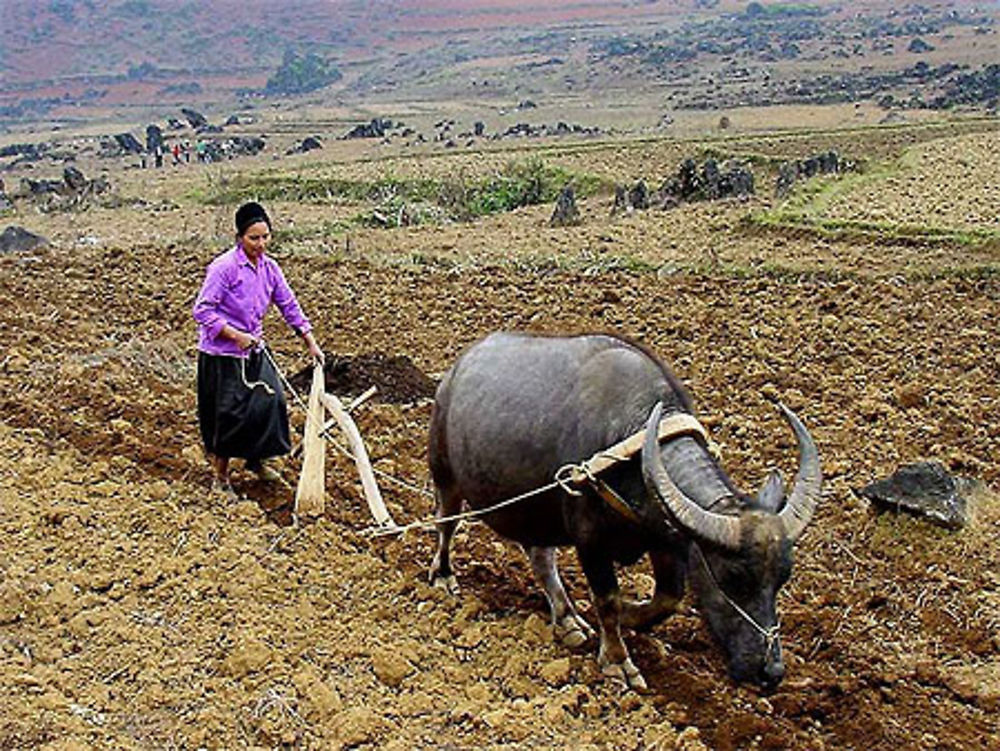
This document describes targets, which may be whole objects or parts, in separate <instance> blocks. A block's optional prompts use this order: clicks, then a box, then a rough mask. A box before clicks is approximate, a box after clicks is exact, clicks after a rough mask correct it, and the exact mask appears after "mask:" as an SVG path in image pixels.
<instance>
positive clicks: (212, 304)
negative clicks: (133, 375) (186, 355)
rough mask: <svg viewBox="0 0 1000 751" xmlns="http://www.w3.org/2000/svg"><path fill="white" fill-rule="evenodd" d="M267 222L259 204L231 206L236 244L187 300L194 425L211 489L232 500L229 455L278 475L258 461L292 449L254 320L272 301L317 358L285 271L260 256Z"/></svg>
mask: <svg viewBox="0 0 1000 751" xmlns="http://www.w3.org/2000/svg"><path fill="white" fill-rule="evenodd" d="M270 240H271V220H270V218H269V217H268V215H267V212H266V211H265V210H264V208H263V207H262V206H261V205H260V204H258V203H252V202H251V203H245V204H243V205H242V206H240V208H239V209H238V210H237V212H236V246H235V247H234V248H231V249H230V250H227V251H226V252H225V253H223V254H222V255H220V256H218V257H217V258H216V259H215V260H214V261H212V263H211V264H209V266H208V270H207V272H206V274H205V281H204V283H203V284H202V287H201V292H200V293H199V294H198V299H197V300H196V301H195V304H194V311H193V315H194V319H195V321H196V322H197V323H198V423H199V427H200V431H201V438H202V442H203V443H204V446H205V453H206V455H207V456H208V458H209V461H210V462H211V464H212V469H213V471H214V475H213V481H212V489H213V491H216V492H221V493H224V494H225V495H226V496H227V497H230V498H235V493H234V492H233V488H232V485H231V484H230V478H229V461H230V459H232V458H234V457H235V458H239V459H244V460H246V466H247V469H249V470H250V471H252V472H256V473H257V475H258V477H260V479H262V480H266V481H275V480H280V479H281V477H280V475H279V474H278V473H277V471H276V470H275V469H274V468H273V467H271V466H269V465H268V464H267V463H266V462H265V460H267V459H270V458H272V457H276V456H281V455H283V454H287V453H288V452H289V450H290V448H291V440H290V437H289V431H288V409H287V406H286V404H285V395H284V392H283V391H282V389H281V384H280V383H278V373H277V370H276V369H275V366H274V363H273V362H272V361H271V357H270V353H269V352H268V351H267V350H266V349H265V347H264V342H263V339H262V335H263V328H262V326H261V324H262V321H263V320H264V315H265V314H266V313H267V310H268V308H269V307H270V305H271V303H274V304H275V305H276V306H277V308H278V310H279V311H280V312H281V315H282V317H283V318H284V319H285V322H286V323H287V324H288V325H289V326H290V327H291V328H292V329H294V330H295V332H296V333H298V334H299V336H301V337H302V339H303V341H304V342H305V344H306V346H307V347H308V349H309V354H310V355H312V357H313V359H314V360H315V361H316V362H317V363H320V364H322V363H323V362H324V357H323V351H322V350H321V349H320V348H319V345H318V344H316V340H315V339H314V338H313V335H312V327H311V325H310V324H309V320H308V319H307V318H306V317H305V315H304V314H303V313H302V309H301V308H300V307H299V303H298V301H297V300H296V299H295V295H294V294H293V292H292V290H291V288H290V287H289V286H288V282H286V281H285V276H284V274H283V273H282V271H281V268H280V267H279V266H278V263H277V261H275V260H274V259H273V258H271V257H270V256H268V255H266V253H265V251H266V249H267V244H268V243H269V242H270Z"/></svg>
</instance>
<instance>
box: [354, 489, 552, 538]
mask: <svg viewBox="0 0 1000 751" xmlns="http://www.w3.org/2000/svg"><path fill="white" fill-rule="evenodd" d="M559 485H560V483H559V482H558V481H557V480H553V481H552V482H550V483H549V484H548V485H543V486H542V487H540V488H535V489H534V490H529V491H528V492H526V493H521V495H516V496H514V497H513V498H508V499H506V500H503V501H500V502H499V503H494V504H493V505H492V506H487V507H486V508H480V509H473V510H472V511H463V512H462V513H460V514H452V515H450V516H441V517H438V518H436V519H433V520H430V521H427V520H424V521H416V522H411V523H410V524H404V525H403V526H401V527H367V528H366V529H363V530H362V533H363V534H367V535H371V536H372V537H386V536H388V535H397V534H403V533H404V532H408V531H409V530H411V529H435V528H436V527H437V525H439V524H443V523H445V522H460V521H464V520H465V519H475V518H478V517H480V516H485V515H486V514H491V513H493V512H494V511H497V510H498V509H502V508H504V507H506V506H512V505H514V504H515V503H520V502H521V501H524V500H527V499H528V498H531V497H532V496H536V495H541V494H542V493H547V492H548V491H550V490H552V489H553V488H557V487H559Z"/></svg>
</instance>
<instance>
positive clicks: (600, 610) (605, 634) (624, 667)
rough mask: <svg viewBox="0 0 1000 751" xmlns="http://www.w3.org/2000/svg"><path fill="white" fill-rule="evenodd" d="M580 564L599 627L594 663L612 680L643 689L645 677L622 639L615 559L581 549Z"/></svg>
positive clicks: (620, 606) (619, 593)
mask: <svg viewBox="0 0 1000 751" xmlns="http://www.w3.org/2000/svg"><path fill="white" fill-rule="evenodd" d="M579 555H580V565H581V566H582V567H583V573H584V574H585V575H586V577H587V583H588V584H590V590H591V592H593V593H594V605H595V606H596V607H597V617H598V619H599V621H600V627H601V647H600V650H599V651H598V653H597V664H598V665H599V666H600V668H601V672H602V673H603V674H604V675H606V676H608V677H609V678H612V679H614V680H618V681H621V682H622V683H624V684H625V685H626V686H628V687H630V688H634V689H639V690H642V689H645V688H646V681H645V679H644V678H643V677H642V673H640V672H639V668H637V667H636V666H635V664H634V663H633V662H632V658H631V657H629V654H628V649H627V648H626V646H625V642H624V641H622V634H621V629H620V627H619V622H620V619H621V610H622V602H621V592H620V591H619V589H618V579H617V577H616V576H615V567H614V563H612V561H611V560H610V559H609V558H608V557H607V556H605V555H603V554H602V553H599V552H596V551H592V550H580V551H579Z"/></svg>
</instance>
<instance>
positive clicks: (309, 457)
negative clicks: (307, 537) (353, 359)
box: [295, 364, 396, 527]
mask: <svg viewBox="0 0 1000 751" xmlns="http://www.w3.org/2000/svg"><path fill="white" fill-rule="evenodd" d="M374 393H375V387H372V388H370V389H368V391H366V392H365V393H364V394H362V395H361V396H359V397H358V398H357V399H355V400H354V401H353V402H352V403H351V404H350V405H349V406H348V407H344V405H343V404H341V402H340V400H339V399H338V398H337V397H335V396H334V395H333V394H328V393H326V390H325V383H324V377H323V366H322V365H319V364H317V365H316V366H315V367H314V368H313V378H312V387H311V388H310V390H309V404H308V408H307V411H306V427H305V436H304V438H303V439H302V472H301V474H300V475H299V484H298V486H297V487H296V488H295V515H296V516H297V517H298V518H300V519H301V518H314V517H318V516H322V515H323V513H324V511H325V510H326V478H325V470H324V466H325V463H326V462H325V460H326V438H325V436H326V434H327V431H329V430H330V429H331V428H332V427H333V426H334V425H336V426H339V427H340V430H341V432H343V434H344V437H345V438H346V439H347V443H348V446H349V447H350V452H351V456H353V457H354V464H355V466H356V467H357V469H358V475H359V476H360V478H361V489H362V492H363V493H364V496H365V500H366V501H367V502H368V509H369V510H370V511H371V514H372V518H374V519H375V523H376V524H378V525H379V526H381V527H395V526H396V523H395V522H394V521H393V520H392V517H391V516H390V515H389V511H388V509H386V507H385V502H384V501H383V500H382V493H381V491H380V490H379V488H378V484H377V483H376V482H375V472H374V470H373V469H372V465H371V461H370V460H369V458H368V451H367V450H366V449H365V444H364V442H363V441H362V440H361V433H360V432H359V431H358V426H357V425H355V423H354V420H353V419H352V418H351V415H350V412H351V410H352V409H354V408H356V407H357V406H358V405H360V404H361V403H362V402H364V401H365V400H367V399H368V398H369V397H371V395H372V394H374ZM326 412H329V413H330V416H331V418H332V419H330V420H329V421H327V420H326Z"/></svg>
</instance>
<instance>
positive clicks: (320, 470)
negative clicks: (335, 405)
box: [295, 363, 326, 518]
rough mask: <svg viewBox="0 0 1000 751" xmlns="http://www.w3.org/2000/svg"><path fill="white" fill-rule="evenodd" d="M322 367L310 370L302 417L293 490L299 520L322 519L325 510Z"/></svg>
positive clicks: (323, 389) (323, 387) (323, 381)
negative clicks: (299, 457) (299, 463)
mask: <svg viewBox="0 0 1000 751" xmlns="http://www.w3.org/2000/svg"><path fill="white" fill-rule="evenodd" d="M325 387H326V384H325V378H324V376H323V366H322V365H320V364H318V363H317V364H316V366H315V367H314V368H313V380H312V387H311V388H310V389H309V407H308V412H307V413H306V427H305V437H304V438H303V439H302V454H303V457H302V474H300V475H299V484H298V487H296V489H295V514H296V515H297V516H298V517H300V518H305V517H316V516H322V515H323V513H324V511H325V510H326V508H325V504H326V480H325V478H324V465H325V460H326V441H325V440H324V439H323V435H322V432H321V431H322V428H323V402H322V398H323V396H324V391H325Z"/></svg>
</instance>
